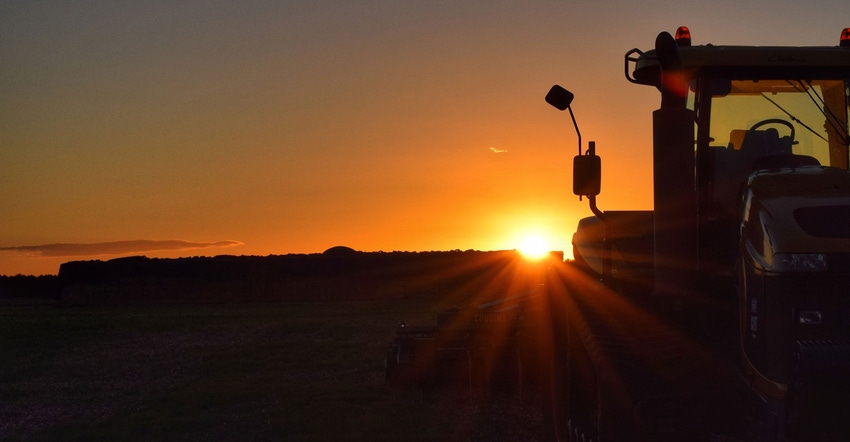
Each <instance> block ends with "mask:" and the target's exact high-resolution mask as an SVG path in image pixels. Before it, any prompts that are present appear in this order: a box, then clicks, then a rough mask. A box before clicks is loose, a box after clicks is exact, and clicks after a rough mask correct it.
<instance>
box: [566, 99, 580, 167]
mask: <svg viewBox="0 0 850 442" xmlns="http://www.w3.org/2000/svg"><path fill="white" fill-rule="evenodd" d="M567 110H568V111H570V118H571V119H572V120H573V126H575V128H576V135H578V154H579V155H581V131H580V130H578V123H577V122H576V116H575V115H574V114H573V108H572V107H569V106H567Z"/></svg>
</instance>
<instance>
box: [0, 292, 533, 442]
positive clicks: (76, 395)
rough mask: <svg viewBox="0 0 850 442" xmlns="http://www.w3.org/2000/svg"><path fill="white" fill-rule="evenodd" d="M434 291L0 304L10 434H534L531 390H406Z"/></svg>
mask: <svg viewBox="0 0 850 442" xmlns="http://www.w3.org/2000/svg"><path fill="white" fill-rule="evenodd" d="M436 308H437V306H435V305H433V303H432V302H430V301H429V300H426V299H406V300H392V301H375V300H368V301H363V300H361V301H340V300H336V301H306V302H279V303H255V304H219V305H192V306H155V307H113V308H104V307H73V308H59V307H55V306H53V305H51V304H50V303H48V304H43V305H10V304H7V305H0V357H2V359H0V440H237V439H238V440H286V441H300V440H354V441H357V440H364V441H365V440H369V441H376V440H377V441H380V440H391V441H398V440H406V441H445V440H450V441H451V440H455V441H533V440H539V439H540V431H541V430H540V427H541V421H542V418H541V416H540V412H539V408H538V406H537V405H538V404H537V402H538V401H537V400H536V399H535V398H534V395H533V394H525V395H523V397H522V399H520V398H519V397H518V396H517V395H516V394H515V393H499V394H496V393H486V394H485V393H474V394H473V395H471V396H470V394H469V392H467V391H458V390H452V389H437V390H426V391H419V390H398V389H394V388H391V387H389V386H387V385H386V383H385V381H384V356H385V353H386V350H387V346H388V344H389V342H390V341H391V340H392V338H393V332H394V329H395V326H396V324H397V323H398V322H399V321H400V320H411V319H413V320H417V319H418V320H421V321H423V322H428V321H429V320H431V318H432V315H433V314H434V312H435V311H436V310H435V309H436Z"/></svg>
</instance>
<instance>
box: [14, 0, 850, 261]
mask: <svg viewBox="0 0 850 442" xmlns="http://www.w3.org/2000/svg"><path fill="white" fill-rule="evenodd" d="M848 10H850V9H848V8H847V4H846V0H832V1H817V0H815V1H810V2H806V3H805V4H804V3H802V2H798V1H793V2H792V1H774V2H768V1H748V2H740V1H725V0H721V1H710V2H709V1H705V2H689V1H666V0H658V1H645V2H635V1H624V0H618V1H609V2H599V1H584V0H577V1H554V0H549V1H534V0H525V1H500V0H488V1H457V0H453V1H399V0H386V1H384V0H359V1H356V2H355V1H347V0H328V1H303V2H291V1H259V0H256V1H240V2H226V1H198V0H168V1H146V2H138V1H125V0H110V1H29V0H27V1H0V274H6V275H14V274H18V273H23V274H51V273H52V274H55V273H56V272H57V270H58V266H59V264H60V263H62V262H65V261H70V260H85V259H110V258H113V257H117V256H123V255H128V254H132V255H139V254H143V255H147V256H152V257H154V256H157V257H177V256H196V255H217V254H233V255H269V254H287V253H317V252H321V251H323V250H325V249H327V248H329V247H332V246H336V245H346V246H349V247H352V248H355V249H358V250H363V251H376V250H383V251H393V250H406V251H425V250H452V249H464V250H465V249H478V250H501V249H513V248H517V247H518V246H519V243H520V242H521V241H522V239H523V238H524V237H525V236H527V235H529V234H537V235H539V236H541V237H543V238H544V239H545V240H546V241H548V243H549V244H551V248H552V249H555V250H565V251H567V253H568V255H569V252H570V250H571V249H570V246H569V241H570V238H571V235H572V231H573V229H574V226H575V224H576V222H577V221H578V219H579V218H581V217H583V216H587V215H588V214H589V210H588V209H587V206H586V203H587V202H586V201H584V202H579V201H578V199H577V198H575V197H573V196H572V195H571V191H570V187H571V184H570V183H571V171H570V167H571V161H572V156H573V155H575V153H576V150H577V142H576V137H575V134H574V132H573V129H572V124H571V123H570V121H569V116H568V114H566V113H562V112H558V111H557V110H555V109H554V108H551V107H550V106H548V105H547V104H546V103H545V102H544V101H543V97H544V95H545V94H546V92H547V91H548V89H549V87H550V86H551V85H552V84H553V83H560V84H562V85H563V86H565V87H567V88H568V89H570V90H572V91H573V92H574V93H575V95H576V99H575V101H574V102H573V110H574V111H575V114H576V118H577V119H578V122H579V125H580V128H581V131H582V137H583V139H584V140H585V141H587V140H596V141H597V147H598V150H599V153H600V154H601V155H602V157H603V193H602V195H601V196H600V198H599V205H600V207H601V208H602V209H603V210H604V209H646V208H651V206H652V203H651V176H652V170H651V163H650V158H651V151H650V145H651V144H650V143H651V140H650V134H651V128H650V112H651V111H652V110H653V109H655V108H657V106H658V102H659V98H658V96H657V93H656V92H655V91H654V90H652V89H651V88H646V87H641V86H636V85H632V84H630V83H628V82H627V81H626V80H625V79H624V77H623V55H624V54H625V52H626V51H627V50H629V49H631V48H634V47H638V48H641V49H651V47H652V44H653V42H654V40H655V36H656V34H657V33H658V32H660V31H669V32H672V31H674V30H675V28H676V27H677V26H679V25H687V26H689V27H690V29H691V32H692V35H693V40H694V44H704V43H714V44H751V45H830V46H831V45H835V44H837V42H838V36H839V34H840V32H841V29H843V28H844V27H847V26H850V15H848V13H847V12H848Z"/></svg>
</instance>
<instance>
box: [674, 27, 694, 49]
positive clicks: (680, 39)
mask: <svg viewBox="0 0 850 442" xmlns="http://www.w3.org/2000/svg"><path fill="white" fill-rule="evenodd" d="M675 39H676V44H677V45H679V46H690V45H691V30H690V29H688V27H687V26H679V28H678V29H676V37H675Z"/></svg>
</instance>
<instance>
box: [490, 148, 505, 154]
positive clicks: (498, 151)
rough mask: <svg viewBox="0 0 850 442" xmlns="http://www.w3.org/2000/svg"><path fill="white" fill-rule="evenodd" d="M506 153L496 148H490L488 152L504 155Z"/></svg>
mask: <svg viewBox="0 0 850 442" xmlns="http://www.w3.org/2000/svg"><path fill="white" fill-rule="evenodd" d="M507 151H508V150H507V149H499V148H498V147H491V148H490V152H493V153H506V152H507Z"/></svg>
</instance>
